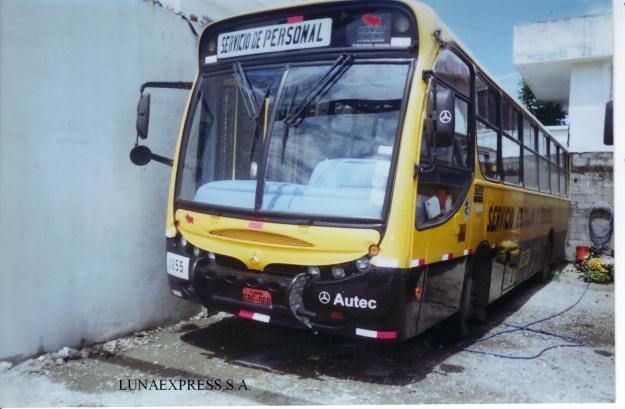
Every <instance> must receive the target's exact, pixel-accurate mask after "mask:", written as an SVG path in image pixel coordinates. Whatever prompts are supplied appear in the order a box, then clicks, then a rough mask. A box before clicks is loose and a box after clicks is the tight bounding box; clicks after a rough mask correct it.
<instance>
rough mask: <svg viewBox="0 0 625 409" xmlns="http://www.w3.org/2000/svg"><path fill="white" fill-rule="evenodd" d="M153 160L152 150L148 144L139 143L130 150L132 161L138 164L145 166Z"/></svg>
mask: <svg viewBox="0 0 625 409" xmlns="http://www.w3.org/2000/svg"><path fill="white" fill-rule="evenodd" d="M151 160H152V151H151V150H150V148H148V147H147V146H141V145H137V146H135V147H134V148H132V149H131V150H130V161H131V162H132V163H134V164H135V165H137V166H145V165H147V164H148V163H150V161H151Z"/></svg>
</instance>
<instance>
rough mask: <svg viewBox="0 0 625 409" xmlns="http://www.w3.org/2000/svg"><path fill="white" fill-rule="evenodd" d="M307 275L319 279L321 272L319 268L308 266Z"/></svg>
mask: <svg viewBox="0 0 625 409" xmlns="http://www.w3.org/2000/svg"><path fill="white" fill-rule="evenodd" d="M308 274H310V275H311V276H312V278H319V277H321V270H319V267H315V266H310V267H308Z"/></svg>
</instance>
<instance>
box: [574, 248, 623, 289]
mask: <svg viewBox="0 0 625 409" xmlns="http://www.w3.org/2000/svg"><path fill="white" fill-rule="evenodd" d="M578 271H579V272H580V275H581V276H583V277H585V279H587V280H590V282H592V283H598V284H607V283H611V282H613V281H614V263H613V262H610V261H608V260H605V259H603V258H601V257H595V255H594V254H592V253H591V254H588V256H586V258H585V259H584V261H582V263H581V264H580V266H579V268H578Z"/></svg>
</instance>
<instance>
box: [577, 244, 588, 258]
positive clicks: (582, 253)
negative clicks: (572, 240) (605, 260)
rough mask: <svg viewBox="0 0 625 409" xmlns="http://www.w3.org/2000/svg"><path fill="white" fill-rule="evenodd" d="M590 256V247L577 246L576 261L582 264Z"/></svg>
mask: <svg viewBox="0 0 625 409" xmlns="http://www.w3.org/2000/svg"><path fill="white" fill-rule="evenodd" d="M587 255H588V246H577V247H575V260H577V261H579V262H582V261H584V258H585V257H586V256H587Z"/></svg>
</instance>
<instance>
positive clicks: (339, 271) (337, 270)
mask: <svg viewBox="0 0 625 409" xmlns="http://www.w3.org/2000/svg"><path fill="white" fill-rule="evenodd" d="M332 275H333V276H334V278H343V277H345V269H344V268H343V267H341V266H334V267H332Z"/></svg>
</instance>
